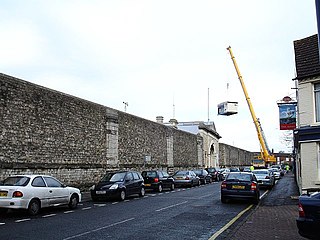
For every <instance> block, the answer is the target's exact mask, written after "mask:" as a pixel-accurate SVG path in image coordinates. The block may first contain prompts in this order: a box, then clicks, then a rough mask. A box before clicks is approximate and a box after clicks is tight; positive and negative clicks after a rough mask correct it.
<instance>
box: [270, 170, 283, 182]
mask: <svg viewBox="0 0 320 240" xmlns="http://www.w3.org/2000/svg"><path fill="white" fill-rule="evenodd" d="M268 170H269V171H270V172H272V174H273V176H274V178H275V180H279V179H280V178H281V173H280V171H279V169H278V168H269V169H268Z"/></svg>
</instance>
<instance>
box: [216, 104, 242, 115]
mask: <svg viewBox="0 0 320 240" xmlns="http://www.w3.org/2000/svg"><path fill="white" fill-rule="evenodd" d="M237 113H238V102H230V101H226V102H222V103H220V104H218V115H224V116H229V115H233V114H237Z"/></svg>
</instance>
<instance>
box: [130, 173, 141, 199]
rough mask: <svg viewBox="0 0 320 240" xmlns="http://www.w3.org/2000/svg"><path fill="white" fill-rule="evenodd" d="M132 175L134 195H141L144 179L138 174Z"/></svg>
mask: <svg viewBox="0 0 320 240" xmlns="http://www.w3.org/2000/svg"><path fill="white" fill-rule="evenodd" d="M132 175H133V181H134V194H139V193H140V191H141V184H142V179H141V178H140V177H139V174H138V173H137V172H132Z"/></svg>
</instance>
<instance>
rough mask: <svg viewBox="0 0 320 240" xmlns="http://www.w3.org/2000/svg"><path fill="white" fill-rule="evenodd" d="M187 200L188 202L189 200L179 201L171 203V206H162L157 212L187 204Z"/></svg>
mask: <svg viewBox="0 0 320 240" xmlns="http://www.w3.org/2000/svg"><path fill="white" fill-rule="evenodd" d="M187 202H188V201H184V202H181V203H177V204H174V205H170V206H168V207H164V208H160V209H157V210H156V212H160V211H163V210H166V209H168V208H173V207H176V206H179V205H182V204H185V203H187Z"/></svg>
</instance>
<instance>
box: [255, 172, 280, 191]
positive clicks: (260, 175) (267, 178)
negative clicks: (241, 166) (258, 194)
mask: <svg viewBox="0 0 320 240" xmlns="http://www.w3.org/2000/svg"><path fill="white" fill-rule="evenodd" d="M252 173H253V174H254V175H255V176H256V178H257V181H258V184H259V186H261V187H267V188H269V189H271V188H273V186H274V182H275V179H274V176H273V174H272V173H271V172H270V171H269V170H268V169H257V170H253V171H252Z"/></svg>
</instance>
